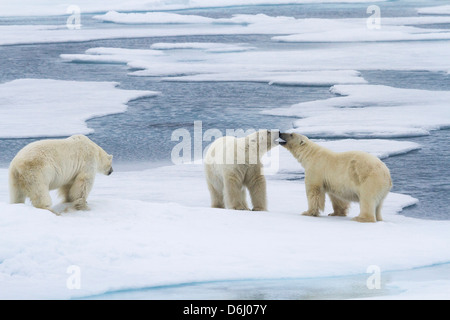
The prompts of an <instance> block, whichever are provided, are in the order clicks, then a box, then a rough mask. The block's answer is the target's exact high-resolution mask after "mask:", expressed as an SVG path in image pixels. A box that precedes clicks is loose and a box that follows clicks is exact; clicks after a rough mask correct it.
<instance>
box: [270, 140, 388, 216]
mask: <svg viewBox="0 0 450 320" xmlns="http://www.w3.org/2000/svg"><path fill="white" fill-rule="evenodd" d="M280 139H281V140H280V142H279V144H280V145H282V146H284V147H285V148H286V149H288V150H289V151H290V152H291V153H292V155H293V156H294V157H295V158H296V159H297V160H298V161H299V162H300V163H301V164H302V166H303V168H304V169H305V186H306V195H307V198H308V210H307V211H306V212H303V215H308V216H318V215H319V211H323V210H324V207H325V193H327V194H328V196H329V197H330V199H331V203H332V205H333V210H334V212H333V213H331V214H329V215H331V216H345V215H347V211H348V208H349V205H350V202H351V201H353V202H359V206H360V213H359V215H358V216H357V217H355V218H353V219H352V220H355V221H359V222H375V221H380V220H382V218H381V206H382V204H383V201H384V199H385V197H386V195H387V194H388V193H389V191H390V189H391V188H392V180H391V176H390V173H389V169H388V168H387V167H386V165H385V164H384V163H383V162H382V161H381V160H380V159H378V158H377V157H375V156H373V155H371V154H369V153H366V152H361V151H348V152H341V153H336V152H333V151H331V150H328V149H326V148H324V147H322V146H319V145H317V144H316V143H314V142H312V141H310V140H309V139H308V138H307V137H305V136H303V135H299V134H296V133H281V134H280Z"/></svg>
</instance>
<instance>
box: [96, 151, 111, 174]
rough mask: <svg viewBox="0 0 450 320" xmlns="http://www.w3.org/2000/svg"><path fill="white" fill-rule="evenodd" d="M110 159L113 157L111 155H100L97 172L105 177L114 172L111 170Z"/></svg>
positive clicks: (104, 153) (103, 153)
mask: <svg viewBox="0 0 450 320" xmlns="http://www.w3.org/2000/svg"><path fill="white" fill-rule="evenodd" d="M112 159H113V156H112V155H111V154H107V153H106V152H104V151H103V152H102V153H101V155H100V163H99V165H98V171H99V172H100V173H103V174H104V175H106V176H109V175H110V174H111V173H113V171H114V170H113V168H112Z"/></svg>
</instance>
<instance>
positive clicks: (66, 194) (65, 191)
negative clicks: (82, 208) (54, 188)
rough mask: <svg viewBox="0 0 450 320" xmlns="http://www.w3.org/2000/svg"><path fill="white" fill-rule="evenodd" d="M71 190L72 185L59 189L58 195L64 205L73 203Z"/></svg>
mask: <svg viewBox="0 0 450 320" xmlns="http://www.w3.org/2000/svg"><path fill="white" fill-rule="evenodd" d="M70 188H72V184H66V185H64V186H62V187H61V188H59V189H58V194H59V196H60V197H61V198H62V199H63V202H64V203H67V202H72V201H73V200H72V199H70Z"/></svg>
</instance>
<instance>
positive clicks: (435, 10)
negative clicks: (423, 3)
mask: <svg viewBox="0 0 450 320" xmlns="http://www.w3.org/2000/svg"><path fill="white" fill-rule="evenodd" d="M417 12H418V13H420V14H437V15H439V14H445V15H447V14H450V5H445V6H437V7H426V8H419V9H417Z"/></svg>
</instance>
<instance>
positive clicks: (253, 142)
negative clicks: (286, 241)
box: [204, 130, 279, 211]
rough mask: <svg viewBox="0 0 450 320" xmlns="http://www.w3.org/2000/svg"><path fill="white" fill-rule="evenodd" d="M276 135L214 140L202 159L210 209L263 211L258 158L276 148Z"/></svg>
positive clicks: (263, 181)
mask: <svg viewBox="0 0 450 320" xmlns="http://www.w3.org/2000/svg"><path fill="white" fill-rule="evenodd" d="M278 135H279V131H277V130H272V131H271V130H259V131H256V132H254V133H252V134H250V135H248V136H246V137H241V138H236V137H233V136H225V137H221V138H218V139H216V140H215V141H214V142H213V143H212V144H211V145H210V147H209V149H208V150H207V152H206V156H205V161H204V163H205V174H206V181H207V184H208V189H209V192H210V195H211V207H213V208H228V209H234V210H249V208H248V206H247V200H246V198H247V192H246V189H248V191H249V193H250V198H251V201H252V205H253V211H267V195H266V179H265V177H264V174H263V172H262V169H263V165H262V163H261V157H262V156H263V155H264V154H265V153H267V152H268V151H269V150H270V149H272V148H273V147H274V146H276V145H278V142H277V141H276V140H277V139H278Z"/></svg>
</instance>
